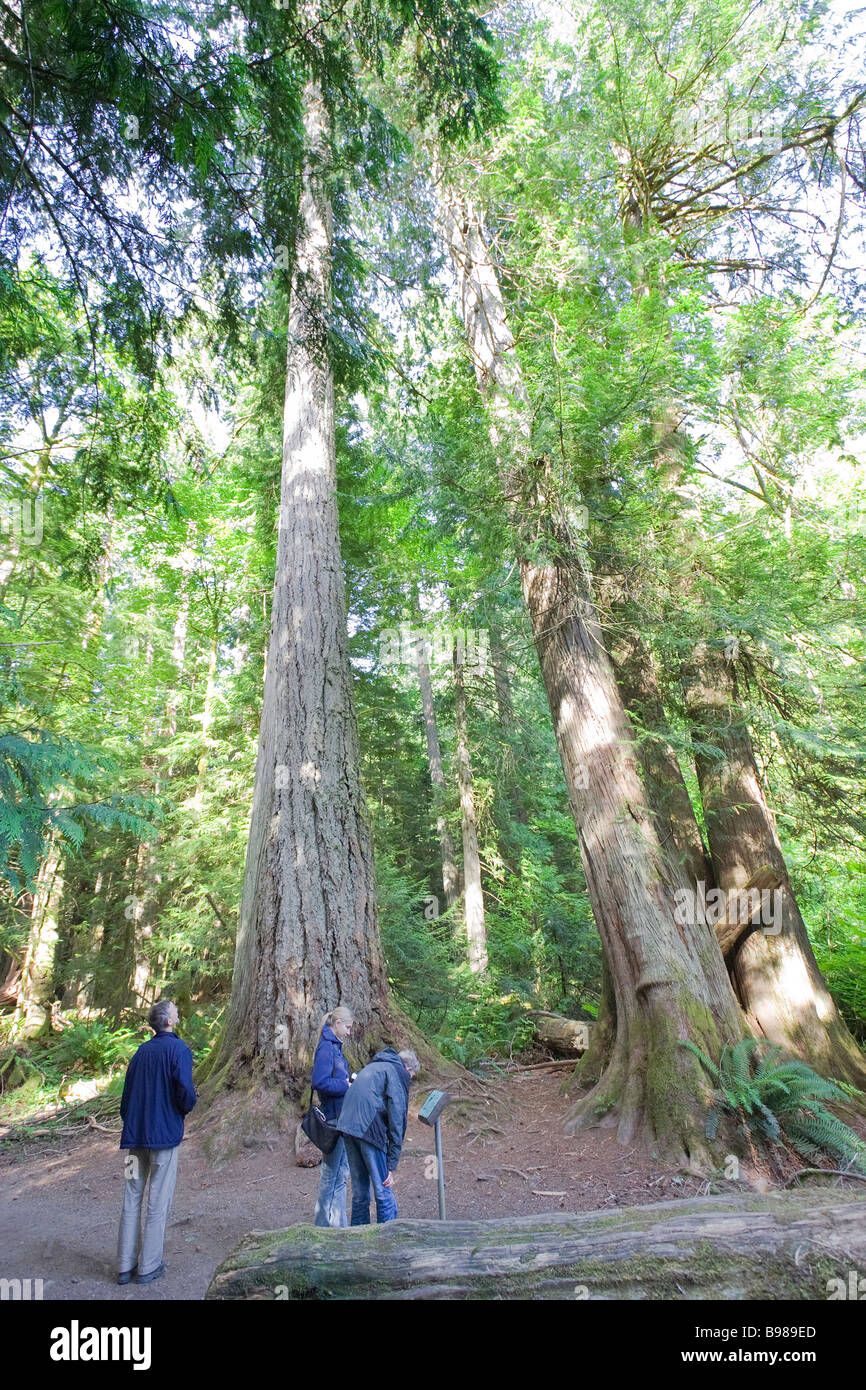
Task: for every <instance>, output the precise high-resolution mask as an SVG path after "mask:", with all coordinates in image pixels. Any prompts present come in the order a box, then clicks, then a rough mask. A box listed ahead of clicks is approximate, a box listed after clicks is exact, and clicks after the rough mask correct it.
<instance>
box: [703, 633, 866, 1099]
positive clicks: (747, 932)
mask: <svg viewBox="0 0 866 1390" xmlns="http://www.w3.org/2000/svg"><path fill="white" fill-rule="evenodd" d="M685 687H686V700H687V705H688V709H689V714H690V716H691V719H692V726H693V730H694V738H695V745H696V763H697V769H698V777H699V779H700V786H701V796H702V798H703V802H704V814H705V817H706V823H707V833H708V835H709V840H710V849H711V852H712V856H713V863H714V865H715V869H716V874H717V877H718V882H719V886H720V887H721V888H722V889H723V890H725V891H726V892H728V893H729V894H736V895H737V896H738V897H739V895H742V894H745V893H746V892H747V891H748V890H749V889H750V888H751V887H752V885H753V884H755V883H757V884H758V885H759V888H760V885H770V886H769V887H767V888H766V892H767V893H768V894H771V895H772V896H771V897H770V898H769V904H768V905H769V908H770V911H769V914H767V913H766V912H765V913H764V914H762V915H764V916H767V915H769V916H770V918H771V920H770V921H763V922H759V923H758V924H757V925H756V924H755V922H754V920H752V921H749V920H748V913H747V912H740V913H739V914H736V915H734V914H732V913H731V911H730V910H729V912H728V917H729V918H732V922H731V926H730V934H729V939H728V942H727V946H728V963H729V965H730V968H731V971H732V974H733V979H734V983H735V987H736V989H737V992H738V994H739V997H740V1000H741V1002H742V1006H743V1009H744V1010H745V1012H746V1015H747V1016H748V1018H749V1020H750V1022H751V1024H752V1027H753V1028H754V1029H755V1031H756V1032H758V1033H759V1034H763V1036H764V1037H766V1038H768V1039H769V1041H770V1042H772V1043H777V1044H779V1045H780V1046H781V1047H784V1048H785V1049H786V1051H788V1052H793V1053H794V1054H795V1055H797V1056H799V1057H801V1058H802V1059H803V1060H804V1061H806V1062H808V1063H809V1064H810V1066H813V1067H815V1068H816V1069H817V1070H818V1071H820V1072H822V1073H823V1074H824V1075H826V1076H835V1077H840V1078H841V1079H843V1080H845V1081H850V1082H852V1083H853V1084H854V1085H855V1086H859V1087H861V1088H862V1087H864V1086H866V1058H864V1056H863V1053H862V1052H861V1051H860V1049H859V1048H858V1046H857V1044H856V1042H855V1041H854V1039H853V1037H852V1036H851V1034H850V1033H849V1031H848V1029H847V1027H846V1026H845V1023H844V1022H843V1020H842V1018H841V1017H840V1015H839V1011H838V1009H837V1008H836V1005H835V1004H834V1002H833V999H832V997H831V995H830V992H829V990H828V989H827V986H826V984H825V982H824V978H823V976H822V975H821V972H820V970H819V969H818V963H817V961H816V960H815V954H814V952H813V950H812V945H811V942H810V941H809V936H808V933H807V931H806V925H805V923H804V921H803V918H802V915H801V913H800V909H799V907H798V906H797V900H796V897H795V896H794V891H793V888H792V887H791V880H790V878H789V876H788V870H787V867H786V865H785V859H784V855H783V853H782V847H781V845H780V843H779V837H778V833H777V831H776V825H775V821H774V819H773V816H772V813H771V811H770V809H769V807H768V805H767V801H766V798H765V796H764V792H763V788H762V786H761V779H760V774H759V772H758V767H757V763H756V761H755V754H754V750H753V747H752V740H751V737H750V734H749V730H748V727H747V723H746V718H745V714H744V711H743V709H742V707H741V705H740V702H739V700H738V698H737V689H736V680H735V676H734V673H733V671H732V669H731V663H730V662H728V661H726V659H725V657H724V656H723V654H722V653H721V652H718V651H714V650H713V649H711V648H710V647H709V645H707V644H706V643H704V644H702V645H701V646H700V647H699V648H698V649H697V650H696V652H695V653H694V655H693V657H692V660H691V662H690V663H689V665H688V666H687V667H686V670H685ZM707 747H709V748H711V749H714V750H717V752H718V754H719V755H720V756H713V755H712V754H710V753H707V752H705V751H702V749H706V748H707ZM765 901H766V899H765Z"/></svg>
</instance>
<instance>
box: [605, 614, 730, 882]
mask: <svg viewBox="0 0 866 1390" xmlns="http://www.w3.org/2000/svg"><path fill="white" fill-rule="evenodd" d="M617 616H620V614H619V613H618V614H617ZM608 651H609V653H610V658H611V661H612V663H613V668H614V672H615V674H616V681H617V685H618V686H619V690H620V693H621V695H622V698H623V703H624V704H625V707H626V709H627V710H628V713H629V718H630V720H631V723H632V726H633V727H634V728H635V729H636V732H637V744H636V747H637V755H638V759H639V761H640V767H641V772H642V774H643V782H644V786H645V787H646V792H647V797H648V798H649V802H650V805H651V806H652V811H653V818H654V820H655V823H656V831H657V833H658V837H659V843H660V844H661V846H662V848H663V850H664V852H665V854H666V855H667V856H669V857H671V858H672V860H673V865H674V871H675V879H674V881H675V882H678V881H680V880H681V879H682V876H683V875H684V876H685V879H686V881H687V883H688V884H689V886H690V887H691V886H693V885H694V884H696V883H698V882H700V881H703V882H704V883H705V884H706V886H707V888H711V887H713V886H714V882H713V878H712V865H711V863H710V860H709V858H708V856H707V853H706V850H705V848H704V842H703V839H702V837H701V832H700V830H699V828H698V822H697V819H696V818H695V812H694V807H693V806H692V803H691V798H690V797H689V792H688V787H687V786H686V783H685V778H684V777H683V771H682V768H681V767H680V763H679V759H678V758H677V755H676V753H675V752H674V749H673V747H672V746H671V743H670V739H669V726H668V720H667V714H666V713H665V708H664V703H663V701H662V696H661V691H660V689H659V685H658V678H657V676H656V672H655V666H654V663H653V657H652V652H651V651H650V649H649V647H648V645H647V643H646V642H645V640H644V638H643V637H642V636H641V634H640V633H639V632H638V631H637V629H636V628H635V627H634V626H633V625H632V623H631V622H629V621H628V618H626V619H625V621H624V622H623V623H622V625H619V626H618V627H617V631H616V633H615V634H614V635H613V636H612V638H611V640H610V641H609V642H608Z"/></svg>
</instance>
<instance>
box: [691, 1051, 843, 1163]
mask: <svg viewBox="0 0 866 1390" xmlns="http://www.w3.org/2000/svg"><path fill="white" fill-rule="evenodd" d="M683 1047H687V1048H688V1049H689V1051H690V1052H693V1053H694V1055H695V1056H696V1057H697V1058H698V1061H699V1062H700V1063H701V1065H702V1066H703V1068H704V1070H705V1071H706V1072H707V1074H708V1075H709V1077H710V1079H711V1080H712V1081H713V1082H714V1085H715V1093H714V1097H713V1103H712V1104H711V1106H710V1108H709V1111H708V1112H707V1121H706V1134H707V1138H708V1139H715V1137H716V1134H717V1133H718V1128H719V1120H720V1119H721V1117H722V1115H723V1114H725V1113H727V1114H731V1115H735V1116H737V1117H738V1118H739V1119H740V1121H741V1122H742V1123H743V1124H744V1125H745V1127H746V1129H747V1130H748V1131H749V1132H750V1133H751V1134H752V1135H754V1136H755V1137H756V1138H758V1139H759V1140H761V1141H763V1142H765V1143H771V1144H776V1143H780V1142H781V1141H782V1140H783V1139H784V1140H785V1141H786V1142H787V1143H788V1145H789V1146H790V1147H791V1148H792V1149H794V1150H795V1152H796V1153H798V1154H799V1155H800V1156H801V1157H802V1158H805V1159H807V1160H808V1161H809V1162H816V1161H817V1160H819V1159H820V1158H822V1157H824V1156H825V1155H826V1154H832V1156H833V1157H834V1158H836V1159H837V1160H839V1161H841V1162H843V1163H846V1164H848V1165H850V1166H851V1167H854V1168H857V1169H858V1170H859V1171H861V1172H866V1144H864V1143H863V1142H862V1140H861V1139H859V1138H858V1136H857V1135H856V1134H855V1133H854V1131H853V1130H852V1129H851V1128H850V1127H849V1126H848V1125H846V1124H843V1123H842V1121H841V1120H840V1119H838V1118H837V1117H836V1116H835V1115H833V1114H831V1113H830V1111H829V1110H828V1109H827V1103H828V1102H833V1101H844V1100H846V1099H847V1098H848V1097H847V1095H846V1091H843V1089H842V1087H841V1086H838V1085H837V1084H836V1083H835V1082H834V1081H827V1080H825V1079H824V1077H822V1076H819V1075H818V1073H817V1072H816V1071H813V1070H812V1068H811V1067H810V1066H807V1065H806V1063H805V1062H799V1061H796V1060H795V1059H794V1058H791V1057H783V1055H782V1049H781V1048H780V1047H769V1048H767V1050H766V1051H764V1052H762V1051H761V1050H760V1045H759V1043H758V1041H757V1039H756V1038H742V1039H741V1040H740V1042H738V1043H735V1044H734V1045H733V1046H727V1047H723V1048H722V1053H721V1056H720V1058H719V1062H718V1065H717V1064H716V1063H715V1062H714V1061H713V1060H712V1058H710V1057H708V1056H707V1055H706V1053H705V1052H702V1051H701V1049H700V1048H699V1047H696V1046H695V1044H694V1043H693V1042H684V1043H683Z"/></svg>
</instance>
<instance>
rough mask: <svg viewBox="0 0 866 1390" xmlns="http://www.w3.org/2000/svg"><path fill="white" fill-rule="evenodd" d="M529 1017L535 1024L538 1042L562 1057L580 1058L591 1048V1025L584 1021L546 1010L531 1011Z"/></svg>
mask: <svg viewBox="0 0 866 1390" xmlns="http://www.w3.org/2000/svg"><path fill="white" fill-rule="evenodd" d="M529 1017H530V1018H531V1019H532V1022H533V1023H534V1024H535V1031H536V1033H537V1034H538V1041H539V1042H540V1043H541V1045H542V1046H543V1047H548V1048H550V1051H551V1052H556V1053H558V1054H559V1055H560V1056H562V1055H563V1054H565V1056H567V1057H578V1056H580V1054H581V1053H582V1052H585V1051H586V1049H587V1048H588V1047H589V1030H590V1028H591V1027H592V1024H591V1023H588V1022H586V1021H585V1020H583V1019H576V1018H566V1017H565V1015H564V1014H554V1013H549V1012H548V1011H547V1010H545V1009H531V1010H530V1011H529Z"/></svg>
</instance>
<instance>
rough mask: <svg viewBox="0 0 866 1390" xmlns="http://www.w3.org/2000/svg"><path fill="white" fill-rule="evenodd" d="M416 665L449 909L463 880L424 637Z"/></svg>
mask: <svg viewBox="0 0 866 1390" xmlns="http://www.w3.org/2000/svg"><path fill="white" fill-rule="evenodd" d="M415 667H416V670H417V672H418V684H419V685H420V687H421V709H422V712H423V715H424V732H425V734H426V737H427V762H428V764H429V767H430V781H431V783H432V785H433V809H434V811H435V814H436V833H437V835H438V837H439V851H440V854H441V857H442V888H443V891H444V893H445V908H446V911H447V910H449V909H450V908H452V907H453V906H454V904H455V903H456V902H457V900H458V898H459V897H460V883H459V879H458V875H457V856H456V854H455V853H454V839H453V837H452V835H451V831H450V829H449V828H448V818H447V816H446V814H445V798H446V784H445V773H444V772H443V770H442V750H441V748H440V745H439V729H438V727H437V724H436V707H435V705H434V703H433V684H432V681H431V679H430V663H429V662H428V660H427V649H426V642H425V640H424V639H423V637H422V638H421V639H419V640H418V641H417V642H416V643H415Z"/></svg>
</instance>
